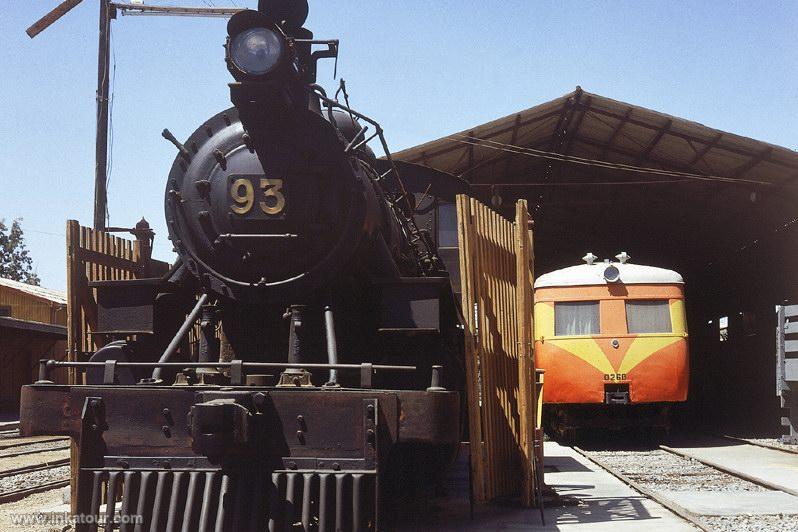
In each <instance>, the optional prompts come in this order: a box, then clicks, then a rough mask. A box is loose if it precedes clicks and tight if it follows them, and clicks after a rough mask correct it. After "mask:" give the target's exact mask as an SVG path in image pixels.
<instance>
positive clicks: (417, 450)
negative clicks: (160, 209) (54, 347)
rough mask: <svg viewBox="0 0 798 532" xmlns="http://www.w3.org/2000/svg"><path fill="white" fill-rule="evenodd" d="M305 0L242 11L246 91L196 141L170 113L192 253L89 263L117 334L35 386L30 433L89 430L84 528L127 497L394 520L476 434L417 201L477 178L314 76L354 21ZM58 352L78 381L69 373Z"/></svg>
mask: <svg viewBox="0 0 798 532" xmlns="http://www.w3.org/2000/svg"><path fill="white" fill-rule="evenodd" d="M307 14H308V5H307V2H306V1H304V0H302V1H297V0H294V1H291V0H271V1H268V0H261V1H260V3H259V6H258V9H257V10H245V11H241V12H239V13H238V14H236V15H234V16H233V17H232V18H231V19H230V21H229V24H228V28H227V29H228V37H227V41H226V44H225V52H226V57H225V58H226V62H227V66H228V70H229V71H230V73H231V74H232V76H233V78H234V79H235V81H234V82H233V83H231V84H230V95H231V101H232V103H233V107H232V108H230V109H228V110H225V111H223V112H221V113H219V114H217V115H216V116H214V117H212V118H210V119H209V120H208V121H206V122H205V123H204V124H202V125H201V126H200V127H199V128H198V129H197V130H196V131H195V132H194V133H193V134H192V135H191V136H190V137H189V138H188V140H186V141H185V142H180V141H178V140H177V139H176V138H175V137H174V136H173V135H172V134H171V133H170V132H169V131H168V130H164V137H166V138H167V139H168V140H169V141H170V142H172V143H173V144H174V145H175V147H176V148H177V150H178V154H177V157H176V159H175V161H174V164H173V165H172V169H171V171H170V173H169V176H168V179H167V185H166V196H165V213H166V221H167V226H168V231H169V238H170V240H171V241H172V243H173V245H174V248H175V251H176V252H177V255H178V260H177V261H176V262H175V264H174V265H173V267H172V268H171V269H170V270H169V272H168V273H167V274H166V275H164V276H162V277H157V278H140V279H135V280H126V281H116V280H115V281H98V282H95V283H93V284H92V288H94V289H96V291H97V301H98V309H97V328H96V330H95V331H94V332H95V334H103V335H104V336H105V337H106V338H110V339H112V340H113V341H111V342H109V343H107V344H106V345H105V346H104V347H102V348H101V349H99V350H97V351H96V352H94V353H91V354H90V356H89V357H88V360H86V359H85V358H84V359H83V360H78V361H73V362H57V361H52V360H49V361H42V364H41V368H40V377H39V380H38V381H37V382H36V383H35V384H33V385H30V386H26V387H24V389H23V391H22V398H21V402H22V406H21V431H22V433H23V434H24V435H27V436H30V435H40V434H54V435H55V434H61V435H67V436H71V437H72V438H73V439H74V442H75V443H76V445H77V449H78V463H77V467H78V470H77V492H76V504H77V513H78V514H79V515H82V516H89V519H84V521H83V524H80V525H79V527H82V528H83V529H86V530H88V529H94V528H95V527H96V523H97V519H98V518H102V517H103V516H104V517H105V518H107V519H108V520H112V519H114V516H115V512H116V514H117V517H116V519H117V521H118V522H121V529H122V530H133V529H135V530H169V531H171V530H185V531H187V530H202V531H205V530H278V529H279V530H377V529H379V528H381V527H382V528H383V529H384V528H385V527H386V526H387V525H386V524H385V523H387V522H388V520H390V518H391V517H390V512H389V511H388V510H389V508H390V507H391V506H395V505H393V504H392V501H395V500H396V499H397V498H398V497H402V496H404V495H406V494H407V493H408V492H421V493H423V492H424V489H426V488H427V487H428V486H430V484H431V483H434V482H435V481H436V480H437V479H438V478H439V477H440V475H441V474H442V472H443V469H444V467H445V465H446V464H447V463H449V462H450V459H451V457H452V455H453V452H454V450H455V449H456V446H457V444H458V442H459V440H460V436H461V432H462V426H461V425H462V423H461V413H460V412H461V394H460V393H459V390H462V388H463V382H462V381H463V369H462V368H463V363H462V359H463V347H462V346H463V328H462V321H461V318H460V312H459V309H458V304H457V302H456V298H455V295H454V293H453V290H452V286H451V283H450V280H449V277H448V274H447V271H446V267H445V265H444V262H443V261H442V260H441V258H440V256H439V254H438V252H437V249H436V248H437V243H436V238H435V235H434V234H433V233H434V231H433V232H430V231H429V230H428V229H429V228H428V227H425V224H426V221H429V220H430V218H429V216H428V214H429V209H427V210H424V208H423V206H422V205H421V204H420V203H423V202H427V203H429V201H430V198H432V201H433V202H434V201H438V200H440V201H446V200H447V198H448V200H449V201H451V200H452V199H453V197H454V195H455V194H456V193H462V192H467V188H466V187H467V186H466V185H465V184H463V183H462V182H460V181H459V180H457V179H456V178H454V177H452V176H449V175H446V174H442V173H439V172H433V171H431V170H429V169H425V168H421V167H415V166H413V165H409V164H402V163H399V162H398V161H393V160H392V159H391V157H390V152H389V151H388V149H387V145H386V143H385V139H384V136H383V131H382V128H381V127H380V125H379V124H378V123H377V122H376V121H374V120H372V119H371V118H369V117H367V116H365V115H363V114H361V113H358V112H357V111H355V110H353V109H352V108H351V107H350V106H349V105H348V98H345V102H344V103H341V102H340V101H339V100H338V99H337V97H333V98H330V97H328V95H327V94H326V93H325V91H324V90H323V89H322V88H321V87H320V86H318V85H316V64H317V61H318V60H320V59H322V58H329V57H336V58H337V52H338V42H337V41H332V40H330V41H322V40H316V39H314V37H313V34H312V33H311V32H310V31H309V30H307V29H306V28H304V27H303V24H304V22H305V20H306V18H307ZM341 93H342V94H344V96H346V92H345V87H344V86H343V85H342V86H341V88H340V89H339V93H338V94H341ZM370 129H371V131H369V130H370ZM374 139H378V141H379V143H380V146H381V147H382V148H383V149H384V151H385V154H386V157H384V158H382V159H377V158H376V156H375V154H374V152H373V151H372V150H371V149H370V148H369V146H368V142H370V141H372V140H374ZM424 216H427V218H424ZM424 220H426V221H425V222H424V223H421V222H422V221H424ZM189 338H194V339H196V342H194V343H191V342H189ZM61 366H67V367H72V368H76V371H78V372H79V381H82V382H84V383H83V384H77V385H56V384H53V382H52V381H51V374H52V371H53V370H54V369H55V368H57V367H61ZM103 505H105V506H104V507H103ZM102 508H104V509H103V510H102V513H103V515H101V509H102ZM120 519H121V521H120Z"/></svg>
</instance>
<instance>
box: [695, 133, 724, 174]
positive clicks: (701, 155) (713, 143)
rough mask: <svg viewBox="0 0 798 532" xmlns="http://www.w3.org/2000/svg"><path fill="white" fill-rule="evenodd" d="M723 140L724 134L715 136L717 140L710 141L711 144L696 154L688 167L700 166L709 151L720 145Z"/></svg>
mask: <svg viewBox="0 0 798 532" xmlns="http://www.w3.org/2000/svg"><path fill="white" fill-rule="evenodd" d="M721 138H723V133H718V134H717V135H715V138H714V139H712V140H711V141H709V143H708V144H707V145H706V146H704V147H703V148H701V151H699V152H696V154H695V157H693V158H692V159H690V162H688V163H687V166H695V165H696V164H698V163H699V162H700V161H701V159H703V158H704V156H705V155H706V154H707V153H709V150H711V149H712V148H714V147H715V146H717V145H718V142H720V139H721Z"/></svg>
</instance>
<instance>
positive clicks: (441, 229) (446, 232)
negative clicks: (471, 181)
mask: <svg viewBox="0 0 798 532" xmlns="http://www.w3.org/2000/svg"><path fill="white" fill-rule="evenodd" d="M438 247H439V248H456V247H457V206H456V205H455V204H454V203H441V204H440V205H438Z"/></svg>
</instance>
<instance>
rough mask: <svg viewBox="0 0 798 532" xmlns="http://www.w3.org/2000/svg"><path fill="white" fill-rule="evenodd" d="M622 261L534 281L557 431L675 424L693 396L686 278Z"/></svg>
mask: <svg viewBox="0 0 798 532" xmlns="http://www.w3.org/2000/svg"><path fill="white" fill-rule="evenodd" d="M617 257H618V258H619V261H618V262H609V261H606V262H601V263H597V262H595V257H594V256H593V255H592V254H588V255H586V256H585V259H584V260H585V261H586V264H582V265H578V266H571V267H568V268H563V269H561V270H556V271H554V272H551V273H548V274H545V275H542V276H540V277H539V278H538V279H537V281H536V282H535V356H536V361H537V365H538V367H540V368H542V369H544V370H545V371H546V387H545V389H544V395H543V400H544V404H545V405H546V415H545V419H546V422H547V428H548V429H549V431H550V432H554V433H555V434H557V435H560V436H563V435H570V434H572V431H574V430H575V429H577V428H587V427H611V428H612V427H619V428H620V427H625V426H633V425H636V426H646V427H664V428H668V427H669V412H670V407H671V406H672V405H673V404H674V403H679V402H683V401H685V400H686V399H687V387H688V376H689V357H688V347H687V326H686V320H685V308H684V281H683V279H682V277H681V276H680V275H679V274H678V273H676V272H674V271H672V270H666V269H663V268H655V267H652V266H643V265H639V264H629V263H628V256H627V255H626V254H625V253H622V254H620V255H618V256H617Z"/></svg>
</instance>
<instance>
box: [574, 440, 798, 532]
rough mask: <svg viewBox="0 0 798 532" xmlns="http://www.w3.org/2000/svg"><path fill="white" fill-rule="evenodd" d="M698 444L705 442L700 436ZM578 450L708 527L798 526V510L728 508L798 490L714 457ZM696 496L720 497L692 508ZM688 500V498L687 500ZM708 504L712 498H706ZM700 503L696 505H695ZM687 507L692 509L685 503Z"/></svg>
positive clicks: (638, 449) (656, 449)
mask: <svg viewBox="0 0 798 532" xmlns="http://www.w3.org/2000/svg"><path fill="white" fill-rule="evenodd" d="M695 443H697V444H698V445H697V446H700V445H701V444H702V443H703V444H706V441H704V440H698V441H697V442H695ZM573 448H574V450H576V451H577V452H578V453H580V454H582V455H583V456H584V457H586V458H587V459H588V460H590V461H592V462H593V463H594V464H596V465H597V466H599V467H600V468H602V469H604V470H606V471H607V472H609V473H610V474H612V475H614V476H615V477H617V478H618V479H620V480H621V481H622V482H624V483H626V484H628V485H629V486H631V487H632V488H633V489H635V490H636V491H638V492H640V493H641V494H643V495H645V496H646V497H648V498H650V499H653V500H655V501H656V502H658V503H659V504H661V505H662V506H665V507H666V508H668V509H669V510H671V511H672V512H674V513H676V514H677V515H679V516H680V517H682V518H683V519H685V520H687V521H689V522H691V523H692V524H693V525H695V526H696V527H697V528H699V529H701V530H704V531H706V532H719V531H720V532H725V531H756V532H764V531H770V530H777V531H781V530H796V529H798V515H795V514H790V513H789V512H788V511H787V512H785V513H782V511H780V510H779V511H774V512H773V513H772V514H771V513H767V512H766V511H765V512H763V511H761V509H757V510H756V511H753V512H752V511H750V509H749V510H746V509H744V508H745V505H744V504H741V505H740V507H739V510H733V511H730V509H729V508H728V506H729V503H730V501H741V500H744V499H750V498H753V500H767V499H768V498H769V497H776V498H777V499H779V498H784V497H789V495H787V494H789V493H791V494H792V495H798V492H792V491H791V490H789V489H785V488H784V487H783V486H779V485H775V484H774V483H771V482H767V481H763V480H762V479H758V478H756V477H754V476H751V475H748V474H746V473H745V472H742V471H737V470H735V469H733V468H732V467H729V466H726V465H724V464H723V463H719V462H716V461H713V460H706V459H698V458H696V457H695V456H691V455H690V454H689V453H687V452H684V451H681V450H680V449H677V448H674V447H671V446H667V445H649V446H643V445H640V446H626V447H621V448H612V449H606V448H601V447H596V448H588V449H585V448H582V447H577V446H574V447H573ZM784 453H785V455H789V454H790V453H789V452H787V451H784ZM694 500H700V501H703V502H704V506H706V504H707V503H706V501H718V507H717V508H703V509H702V511H700V512H699V511H695V510H694V509H691V508H695V503H694V502H693V501H694ZM685 501H687V502H685ZM709 504H710V505H711V502H710V503H709ZM699 506H700V505H699ZM688 507H690V508H688Z"/></svg>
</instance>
